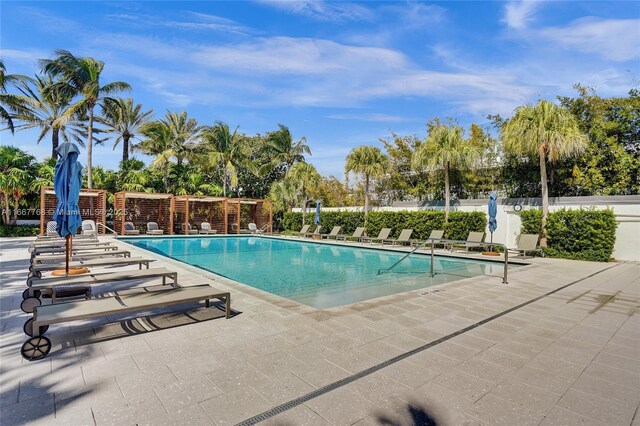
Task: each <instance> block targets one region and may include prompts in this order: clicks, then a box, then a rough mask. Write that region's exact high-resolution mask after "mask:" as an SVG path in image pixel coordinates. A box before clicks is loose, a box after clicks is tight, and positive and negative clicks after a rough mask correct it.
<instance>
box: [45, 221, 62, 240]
mask: <svg viewBox="0 0 640 426" xmlns="http://www.w3.org/2000/svg"><path fill="white" fill-rule="evenodd" d="M57 228H58V224H57V223H56V221H54V220H50V221H49V222H47V228H46V230H45V235H46V236H47V237H60V235H58V231H57V230H56V229H57Z"/></svg>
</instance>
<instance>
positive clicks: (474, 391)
mask: <svg viewBox="0 0 640 426" xmlns="http://www.w3.org/2000/svg"><path fill="white" fill-rule="evenodd" d="M431 383H432V384H434V385H437V386H442V387H443V388H446V389H449V390H450V391H453V392H456V393H459V394H461V395H462V396H464V397H465V398H467V399H470V400H472V401H477V400H478V399H480V398H481V397H482V396H483V395H484V394H486V393H487V392H489V391H490V390H491V389H493V387H494V386H495V383H492V382H490V381H488V380H484V379H481V378H479V377H477V376H472V375H470V374H467V373H464V372H462V371H460V370H457V369H454V370H451V371H447V372H445V373H443V374H442V375H441V376H438V377H436V378H435V379H433V380H432V381H431Z"/></svg>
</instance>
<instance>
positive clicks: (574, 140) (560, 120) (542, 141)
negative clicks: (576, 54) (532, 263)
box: [501, 100, 588, 247]
mask: <svg viewBox="0 0 640 426" xmlns="http://www.w3.org/2000/svg"><path fill="white" fill-rule="evenodd" d="M501 137H502V141H503V142H504V148H505V151H506V152H509V153H512V154H515V155H530V156H537V157H538V161H539V163H540V183H541V186H542V236H541V239H540V245H541V246H542V247H546V245H547V237H546V225H547V215H548V213H549V193H548V188H547V165H546V162H547V161H549V162H550V163H554V162H556V161H557V160H559V159H561V158H568V157H571V156H574V155H577V154H579V153H581V152H583V151H584V150H585V149H586V148H587V144H588V138H587V136H586V135H585V134H584V133H582V132H581V131H580V128H579V125H578V121H577V120H576V118H575V116H574V115H572V114H571V112H570V111H569V110H567V109H566V108H563V107H559V106H557V105H554V104H553V103H551V102H549V101H545V100H541V101H539V102H538V104H537V105H536V106H533V105H524V106H521V107H519V108H517V109H516V111H515V114H514V116H513V117H512V118H511V119H509V120H508V121H507V122H506V123H505V124H504V125H503V126H502V128H501Z"/></svg>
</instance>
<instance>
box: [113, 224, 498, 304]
mask: <svg viewBox="0 0 640 426" xmlns="http://www.w3.org/2000/svg"><path fill="white" fill-rule="evenodd" d="M126 241H127V242H129V243H131V244H133V245H135V246H137V247H141V248H144V249H147V250H151V251H153V252H156V253H159V254H163V255H165V256H168V257H171V258H173V259H176V260H180V261H182V262H185V263H188V264H190V265H194V266H197V267H200V268H203V269H206V270H207V271H211V272H213V273H215V274H218V275H222V276H224V277H227V278H230V279H232V280H235V281H238V282H241V283H244V284H246V285H249V286H251V287H255V288H258V289H260V290H264V291H267V292H269V293H272V294H276V295H278V296H282V297H286V298H287V299H291V300H294V301H296V302H299V303H303V304H305V305H309V306H312V307H315V308H318V309H324V308H332V307H335V306H341V305H347V304H350V303H355V302H361V301H363V300H368V299H372V298H375V297H381V296H387V295H390V294H394V293H400V292H403V291H408V290H416V289H420V288H424V287H429V286H432V285H436V284H442V283H446V282H449V281H455V280H458V279H461V278H467V277H473V276H477V275H482V274H492V275H501V274H502V267H503V266H502V264H500V263H495V262H483V261H478V260H465V259H457V258H450V257H443V256H437V257H436V258H435V263H434V271H435V272H436V275H435V277H433V278H431V277H430V276H429V269H430V261H431V259H430V256H428V255H424V254H414V255H411V256H410V257H408V258H407V259H405V260H404V261H402V262H401V263H400V264H399V265H398V266H396V267H395V268H393V271H392V272H387V273H383V274H380V275H379V274H378V271H379V270H380V269H385V268H389V267H390V266H392V265H393V264H394V263H395V262H396V261H398V260H399V259H401V258H402V257H403V256H404V255H405V253H399V252H389V251H383V250H375V249H369V248H364V247H362V248H360V247H350V246H340V245H331V244H320V243H316V242H310V241H296V240H282V239H275V238H266V237H250V236H247V237H185V238H135V239H127V240H126Z"/></svg>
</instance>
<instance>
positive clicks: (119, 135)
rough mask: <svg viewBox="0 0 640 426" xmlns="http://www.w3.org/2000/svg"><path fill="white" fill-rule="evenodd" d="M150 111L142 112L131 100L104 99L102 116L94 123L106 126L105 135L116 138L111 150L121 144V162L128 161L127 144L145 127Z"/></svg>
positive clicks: (139, 105)
mask: <svg viewBox="0 0 640 426" xmlns="http://www.w3.org/2000/svg"><path fill="white" fill-rule="evenodd" d="M152 114H153V111H152V110H149V111H142V105H141V104H136V105H134V104H133V99H131V98H126V99H123V98H117V99H111V98H108V99H105V101H104V102H103V104H102V116H101V117H96V121H98V122H99V123H101V124H104V125H105V126H106V129H105V130H104V131H105V132H106V133H111V134H113V135H115V136H116V140H115V141H114V143H113V149H114V150H115V149H116V147H117V146H118V144H119V143H120V142H122V161H127V160H128V159H129V151H130V146H129V143H130V142H131V141H132V140H134V139H135V138H136V134H137V133H138V132H139V130H140V128H141V127H142V126H143V125H145V124H146V123H147V122H148V121H149V118H150V117H151V115H152Z"/></svg>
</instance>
